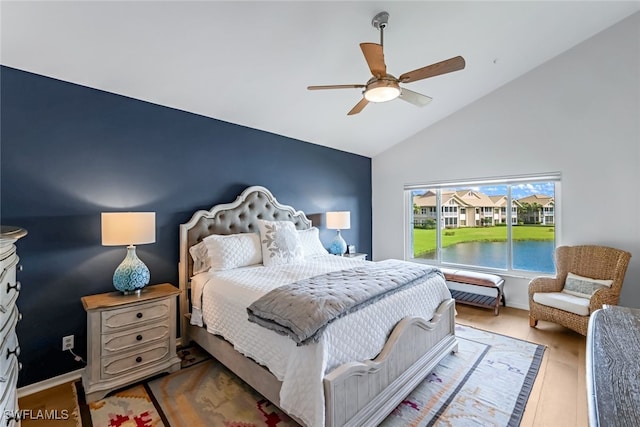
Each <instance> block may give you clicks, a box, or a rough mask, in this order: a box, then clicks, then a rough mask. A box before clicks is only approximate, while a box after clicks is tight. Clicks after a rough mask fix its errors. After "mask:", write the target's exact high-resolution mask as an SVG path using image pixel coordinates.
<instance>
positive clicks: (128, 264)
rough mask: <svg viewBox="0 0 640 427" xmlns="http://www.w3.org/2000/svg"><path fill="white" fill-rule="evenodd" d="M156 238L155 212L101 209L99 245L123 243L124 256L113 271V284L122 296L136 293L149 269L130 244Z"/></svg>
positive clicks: (139, 289) (145, 282)
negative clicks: (103, 210)
mask: <svg viewBox="0 0 640 427" xmlns="http://www.w3.org/2000/svg"><path fill="white" fill-rule="evenodd" d="M155 241H156V213H155V212H103V213H102V245H103V246H120V245H128V246H127V256H126V257H125V258H124V260H123V261H122V262H121V263H120V265H119V266H118V268H116V271H115V272H114V273H113V286H115V288H116V289H117V290H119V291H120V292H122V293H123V294H125V295H128V294H133V293H136V294H139V293H140V291H141V290H142V288H144V287H145V286H146V285H147V284H148V283H149V277H150V276H149V269H148V268H147V266H146V265H145V264H144V263H143V262H142V261H141V260H140V258H138V256H137V255H136V247H135V246H134V245H142V244H145V243H154V242H155Z"/></svg>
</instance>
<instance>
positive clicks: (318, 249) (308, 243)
mask: <svg viewBox="0 0 640 427" xmlns="http://www.w3.org/2000/svg"><path fill="white" fill-rule="evenodd" d="M298 235H299V236H300V243H302V253H303V254H304V257H305V258H306V257H310V256H315V255H327V254H328V253H329V252H327V250H326V249H325V247H324V246H323V245H322V242H321V241H320V232H319V231H318V229H317V228H316V227H311V228H309V229H307V230H298Z"/></svg>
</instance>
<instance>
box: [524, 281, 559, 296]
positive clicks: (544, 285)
mask: <svg viewBox="0 0 640 427" xmlns="http://www.w3.org/2000/svg"><path fill="white" fill-rule="evenodd" d="M562 286H563V283H562V282H560V280H558V278H556V277H534V278H533V279H532V280H531V282H529V298H533V294H534V293H536V292H560V291H561V290H562Z"/></svg>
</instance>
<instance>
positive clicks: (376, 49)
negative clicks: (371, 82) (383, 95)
mask: <svg viewBox="0 0 640 427" xmlns="http://www.w3.org/2000/svg"><path fill="white" fill-rule="evenodd" d="M360 49H362V53H363V54H364V59H366V61H367V65H369V69H370V70H371V74H373V76H374V77H377V78H380V77H384V76H386V75H387V66H386V65H385V64H384V53H382V45H380V44H378V43H360Z"/></svg>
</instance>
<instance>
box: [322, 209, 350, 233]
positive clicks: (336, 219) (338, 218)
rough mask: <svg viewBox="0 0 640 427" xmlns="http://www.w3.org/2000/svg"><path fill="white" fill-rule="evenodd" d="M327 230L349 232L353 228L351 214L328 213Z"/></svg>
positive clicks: (345, 212) (343, 212) (341, 212)
mask: <svg viewBox="0 0 640 427" xmlns="http://www.w3.org/2000/svg"><path fill="white" fill-rule="evenodd" d="M327 228H328V229H329V230H348V229H349V228H351V212H349V211H340V212H327Z"/></svg>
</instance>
